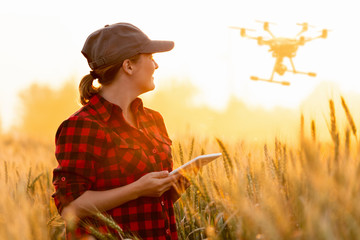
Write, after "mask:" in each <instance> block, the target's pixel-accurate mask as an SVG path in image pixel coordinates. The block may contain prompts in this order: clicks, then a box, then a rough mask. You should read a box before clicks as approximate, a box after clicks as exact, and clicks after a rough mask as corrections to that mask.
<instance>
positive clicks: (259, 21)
mask: <svg viewBox="0 0 360 240" xmlns="http://www.w3.org/2000/svg"><path fill="white" fill-rule="evenodd" d="M255 22H258V23H264V24H265V23H266V24H273V25H277V24H276V23H274V22H269V21H261V20H255Z"/></svg>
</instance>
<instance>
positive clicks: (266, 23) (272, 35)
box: [255, 20, 276, 38]
mask: <svg viewBox="0 0 360 240" xmlns="http://www.w3.org/2000/svg"><path fill="white" fill-rule="evenodd" d="M255 21H256V22H258V23H263V24H264V31H266V32H268V33H269V34H270V35H271V37H272V38H275V36H274V34H272V32H271V31H270V29H269V24H273V25H276V23H272V22H264V21H259V20H255Z"/></svg>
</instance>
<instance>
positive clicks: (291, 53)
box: [231, 22, 328, 85]
mask: <svg viewBox="0 0 360 240" xmlns="http://www.w3.org/2000/svg"><path fill="white" fill-rule="evenodd" d="M263 24H264V30H265V31H266V32H268V33H269V34H270V35H271V38H270V39H268V40H265V39H264V38H263V37H261V36H259V37H253V36H249V35H247V33H246V31H247V30H250V31H253V30H251V29H246V28H239V27H231V28H234V29H240V35H241V36H242V37H245V38H250V39H255V40H257V43H258V45H267V46H269V48H270V49H269V52H272V56H273V57H274V58H275V59H276V60H275V65H274V68H273V71H272V74H271V77H270V79H263V78H259V77H256V76H251V77H250V79H251V80H260V81H266V82H272V83H280V84H282V85H290V83H289V82H286V81H275V80H274V74H275V73H277V74H278V75H280V76H282V75H284V74H285V72H292V73H294V74H306V75H308V76H311V77H315V76H316V73H313V72H300V71H297V70H296V69H295V65H294V62H293V58H294V57H295V56H296V52H297V50H298V48H299V46H303V45H304V44H305V43H306V42H309V41H312V40H314V39H317V38H326V37H327V33H328V30H327V29H323V30H322V33H321V35H319V36H317V37H313V38H305V37H304V36H301V35H302V34H303V33H304V32H306V31H307V30H308V27H309V25H308V24H307V23H302V24H298V25H301V26H302V30H301V31H300V32H299V33H298V34H297V36H296V38H284V37H275V36H274V35H273V34H272V32H271V31H270V29H269V22H263ZM285 57H287V58H289V60H290V63H291V70H289V69H288V68H287V67H286V65H285V64H283V60H284V58H285Z"/></svg>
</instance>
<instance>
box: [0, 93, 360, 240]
mask: <svg viewBox="0 0 360 240" xmlns="http://www.w3.org/2000/svg"><path fill="white" fill-rule="evenodd" d="M338 100H339V99H336V101H335V103H334V101H333V100H328V106H327V107H328V108H327V111H328V114H327V115H326V118H325V122H327V133H326V134H328V135H327V136H328V138H327V140H326V139H325V137H324V135H325V133H324V132H321V133H320V131H319V127H318V126H319V125H320V123H318V122H317V121H313V120H312V119H308V118H307V116H306V115H304V116H301V117H299V118H298V119H297V121H294V122H292V124H293V126H294V127H293V128H291V130H288V131H287V134H288V135H291V136H293V138H292V139H289V140H287V139H285V140H284V139H283V138H282V137H281V136H280V137H279V136H276V135H274V136H273V138H272V139H269V138H267V139H261V140H257V141H252V140H253V139H250V140H251V141H250V140H249V139H248V138H247V137H246V135H244V136H239V137H237V138H236V137H233V138H230V137H229V138H227V137H226V136H221V135H220V136H219V135H216V134H211V133H209V132H207V133H204V132H203V133H202V134H196V133H195V132H194V131H192V130H191V129H190V130H188V132H187V133H182V134H177V135H176V134H172V130H171V129H172V128H169V133H170V135H171V136H172V139H173V157H174V165H175V167H177V166H179V165H181V164H182V163H184V162H186V161H188V160H189V159H191V158H192V157H195V156H197V155H200V154H203V153H214V152H222V153H223V157H221V158H219V159H217V160H215V161H214V162H212V163H211V164H209V165H208V166H206V167H205V168H204V169H202V170H201V171H200V172H199V173H198V174H197V175H196V176H188V177H189V179H190V181H191V183H192V186H191V187H190V188H188V189H187V191H186V192H185V193H184V194H183V195H182V196H181V198H180V200H179V201H178V202H177V203H176V206H175V207H176V208H175V210H176V217H177V223H178V230H179V237H180V239H206V238H207V239H244V240H245V239H276V240H278V239H360V206H359V204H358V203H359V201H360V191H359V190H360V189H359V187H360V185H359V182H360V158H359V150H360V146H359V143H358V136H357V131H356V130H357V128H356V121H357V120H358V119H357V118H356V117H354V116H356V115H352V111H351V109H350V110H349V107H348V106H347V105H346V102H345V101H344V100H343V99H341V100H342V101H338ZM340 103H341V105H340ZM337 104H338V105H337ZM339 105H340V107H338V106H339ZM335 109H336V112H335ZM163 111H164V110H162V111H160V112H163ZM339 115H343V116H345V121H343V122H341V123H340V121H339V117H338V116H339ZM168 118H171V115H169V117H168ZM166 119H167V118H166V115H165V120H166ZM306 123H310V124H306ZM56 124H58V123H56ZM171 124H173V123H170V126H172V125H171ZM339 126H341V127H339ZM233 127H234V125H233ZM242 127H243V125H241V124H239V125H238V126H237V128H239V129H241V128H242ZM254 127H256V126H254ZM259 128H262V126H259ZM19 129H21V128H19ZM54 131H55V130H54ZM19 132H20V131H17V133H16V134H5V133H3V134H1V135H0V166H1V169H0V189H1V191H2V194H1V195H0V223H1V224H0V239H37V240H41V239H63V238H64V223H63V221H62V219H61V218H60V217H59V215H58V213H57V211H56V208H55V206H54V203H53V200H52V199H51V194H52V193H53V186H52V183H51V180H52V170H53V168H55V167H56V166H57V162H56V159H55V156H54V143H53V140H52V138H45V137H44V138H39V137H34V136H33V137H31V136H29V135H28V134H25V133H23V134H19ZM320 134H322V136H323V138H324V139H325V140H324V139H323V138H319V135H320ZM50 135H51V134H50ZM49 139H51V140H49ZM103 239H111V237H110V236H108V237H106V236H103Z"/></svg>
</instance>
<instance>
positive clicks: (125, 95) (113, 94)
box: [99, 81, 138, 126]
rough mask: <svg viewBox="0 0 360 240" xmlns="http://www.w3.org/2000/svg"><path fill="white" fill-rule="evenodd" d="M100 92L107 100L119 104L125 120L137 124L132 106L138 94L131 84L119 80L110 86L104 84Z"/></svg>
mask: <svg viewBox="0 0 360 240" xmlns="http://www.w3.org/2000/svg"><path fill="white" fill-rule="evenodd" d="M99 94H100V95H101V96H102V97H103V98H105V99H106V100H107V101H109V102H111V103H113V104H115V105H117V106H119V107H120V108H121V109H122V112H123V116H124V118H125V120H126V121H127V122H128V123H129V124H131V125H133V126H136V124H135V118H134V116H133V113H132V112H131V108H130V107H131V103H132V102H133V101H134V100H135V98H137V96H138V94H137V93H135V92H134V91H132V89H131V87H130V86H126V85H125V84H124V83H122V84H119V81H117V82H114V83H113V84H111V85H109V86H103V87H102V88H101V90H100V92H99Z"/></svg>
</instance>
